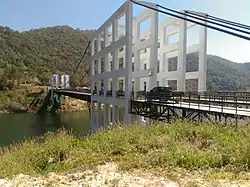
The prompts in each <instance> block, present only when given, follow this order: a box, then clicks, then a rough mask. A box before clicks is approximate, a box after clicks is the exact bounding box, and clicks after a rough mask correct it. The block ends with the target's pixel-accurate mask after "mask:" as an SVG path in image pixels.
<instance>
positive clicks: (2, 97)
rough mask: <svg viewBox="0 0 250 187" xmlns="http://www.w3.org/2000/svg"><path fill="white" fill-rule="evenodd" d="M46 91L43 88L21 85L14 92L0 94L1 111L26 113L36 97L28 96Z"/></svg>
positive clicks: (6, 91) (7, 91) (8, 91)
mask: <svg viewBox="0 0 250 187" xmlns="http://www.w3.org/2000/svg"><path fill="white" fill-rule="evenodd" d="M41 89H45V88H44V87H42V86H29V85H21V86H20V87H19V88H13V90H5V91H2V92H1V93H0V111H7V112H11V113H12V112H13V113H16V112H24V111H26V110H27V108H28V106H29V104H30V103H31V102H32V100H33V99H34V97H32V96H28V94H29V93H33V92H40V91H41Z"/></svg>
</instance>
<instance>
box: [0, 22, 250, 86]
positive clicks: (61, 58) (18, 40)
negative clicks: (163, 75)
mask: <svg viewBox="0 0 250 187" xmlns="http://www.w3.org/2000/svg"><path fill="white" fill-rule="evenodd" d="M93 32H94V31H92V30H79V29H73V28H71V27H68V26H56V27H48V28H41V29H34V30H30V31H24V32H18V31H14V30H12V29H10V28H8V27H0V46H1V47H0V90H1V89H3V88H4V87H6V86H9V87H10V84H11V83H12V84H14V83H17V84H20V83H26V84H27V83H28V84H33V83H39V84H43V85H49V82H50V77H51V75H52V73H67V74H71V73H72V72H73V70H74V69H75V68H76V65H77V64H78V63H79V61H80V59H81V57H82V55H83V53H84V50H85V48H86V45H87V41H88V37H89V36H90V35H91V34H92V33H93ZM197 60H198V55H197V53H193V54H190V55H188V58H187V70H188V71H192V70H195V69H197ZM88 68H89V64H88V55H87V56H86V57H85V58H84V59H83V62H82V64H81V66H80V67H79V70H78V71H77V72H76V74H75V75H74V77H73V79H72V83H73V84H74V85H76V86H77V85H84V84H85V85H87V82H88V76H87V77H86V78H85V79H84V80H83V81H82V82H80V80H81V78H82V76H83V75H84V74H85V72H86V70H87V69H88ZM207 86H208V89H209V90H212V91H219V90H239V89H240V90H246V89H248V88H249V87H250V63H244V64H239V63H234V62H231V61H229V60H226V59H223V58H220V57H217V56H212V55H208V81H207Z"/></svg>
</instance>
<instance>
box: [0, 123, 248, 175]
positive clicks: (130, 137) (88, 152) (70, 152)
mask: <svg viewBox="0 0 250 187" xmlns="http://www.w3.org/2000/svg"><path fill="white" fill-rule="evenodd" d="M249 134H250V128H249V127H241V128H239V129H238V130H237V132H236V131H235V129H234V128H233V127H220V126H216V125H212V124H199V125H197V124H193V123H191V122H185V121H176V122H173V124H171V125H166V124H164V123H157V124H150V125H149V126H148V127H146V128H145V127H140V126H138V125H136V124H133V125H130V126H128V127H124V128H122V127H115V128H110V129H108V130H106V131H102V132H98V133H96V134H93V135H91V136H88V137H86V138H80V137H76V136H75V135H74V134H73V133H71V132H65V131H63V130H61V131H58V132H57V133H54V134H53V133H47V134H46V135H45V136H44V137H42V139H41V138H40V140H29V141H25V142H23V143H21V144H18V145H13V146H12V147H9V148H4V149H2V150H1V151H0V160H1V162H0V176H11V175H14V174H18V173H25V174H31V175H39V174H46V173H48V172H68V171H72V170H77V169H87V168H91V167H93V166H96V165H98V164H102V163H105V162H116V163H117V164H118V165H119V167H120V169H122V170H132V169H142V170H144V169H145V170H152V171H168V170H171V169H172V168H182V169H185V170H193V171H194V170H199V171H200V170H202V171H214V172H215V171H216V173H219V172H222V173H223V172H224V173H225V172H228V173H233V174H235V175H238V174H239V173H241V172H243V171H248V170H249V167H250V144H249V142H250V135H249ZM219 175H221V174H217V175H213V176H212V177H214V178H218V176H219ZM235 175H234V176H235ZM225 176H226V175H223V177H225ZM230 176H231V177H232V175H230Z"/></svg>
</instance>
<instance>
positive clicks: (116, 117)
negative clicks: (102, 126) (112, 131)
mask: <svg viewBox="0 0 250 187" xmlns="http://www.w3.org/2000/svg"><path fill="white" fill-rule="evenodd" d="M112 110H113V112H112V118H113V119H112V122H113V125H115V124H117V123H118V122H119V108H118V107H117V106H116V105H113V107H112Z"/></svg>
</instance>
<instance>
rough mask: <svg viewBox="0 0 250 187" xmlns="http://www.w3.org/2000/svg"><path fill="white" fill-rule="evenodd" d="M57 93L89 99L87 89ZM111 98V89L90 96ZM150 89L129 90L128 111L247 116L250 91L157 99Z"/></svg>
mask: <svg viewBox="0 0 250 187" xmlns="http://www.w3.org/2000/svg"><path fill="white" fill-rule="evenodd" d="M54 93H55V94H57V95H59V96H60V95H64V96H69V97H72V98H76V99H81V100H84V101H87V102H90V101H91V93H90V91H89V90H77V89H70V90H69V89H67V90H63V89H58V90H54ZM104 94H105V95H106V97H112V90H109V91H107V92H106V93H104V92H99V93H98V94H97V92H95V93H93V94H92V95H104ZM149 95H150V92H145V91H140V92H132V93H131V102H130V111H129V112H130V113H131V114H135V115H139V116H144V117H146V118H149V119H153V120H161V121H162V120H164V121H168V122H170V121H171V120H172V119H176V118H181V119H189V120H196V121H203V120H204V121H210V122H216V123H218V122H223V123H236V124H238V121H239V120H242V119H243V120H245V119H248V118H249V119H250V92H202V93H201V92H173V94H172V95H171V96H169V94H164V93H163V94H159V98H160V100H154V99H152V98H150V97H149ZM124 97H125V94H124V92H123V91H117V92H116V98H119V99H124Z"/></svg>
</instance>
